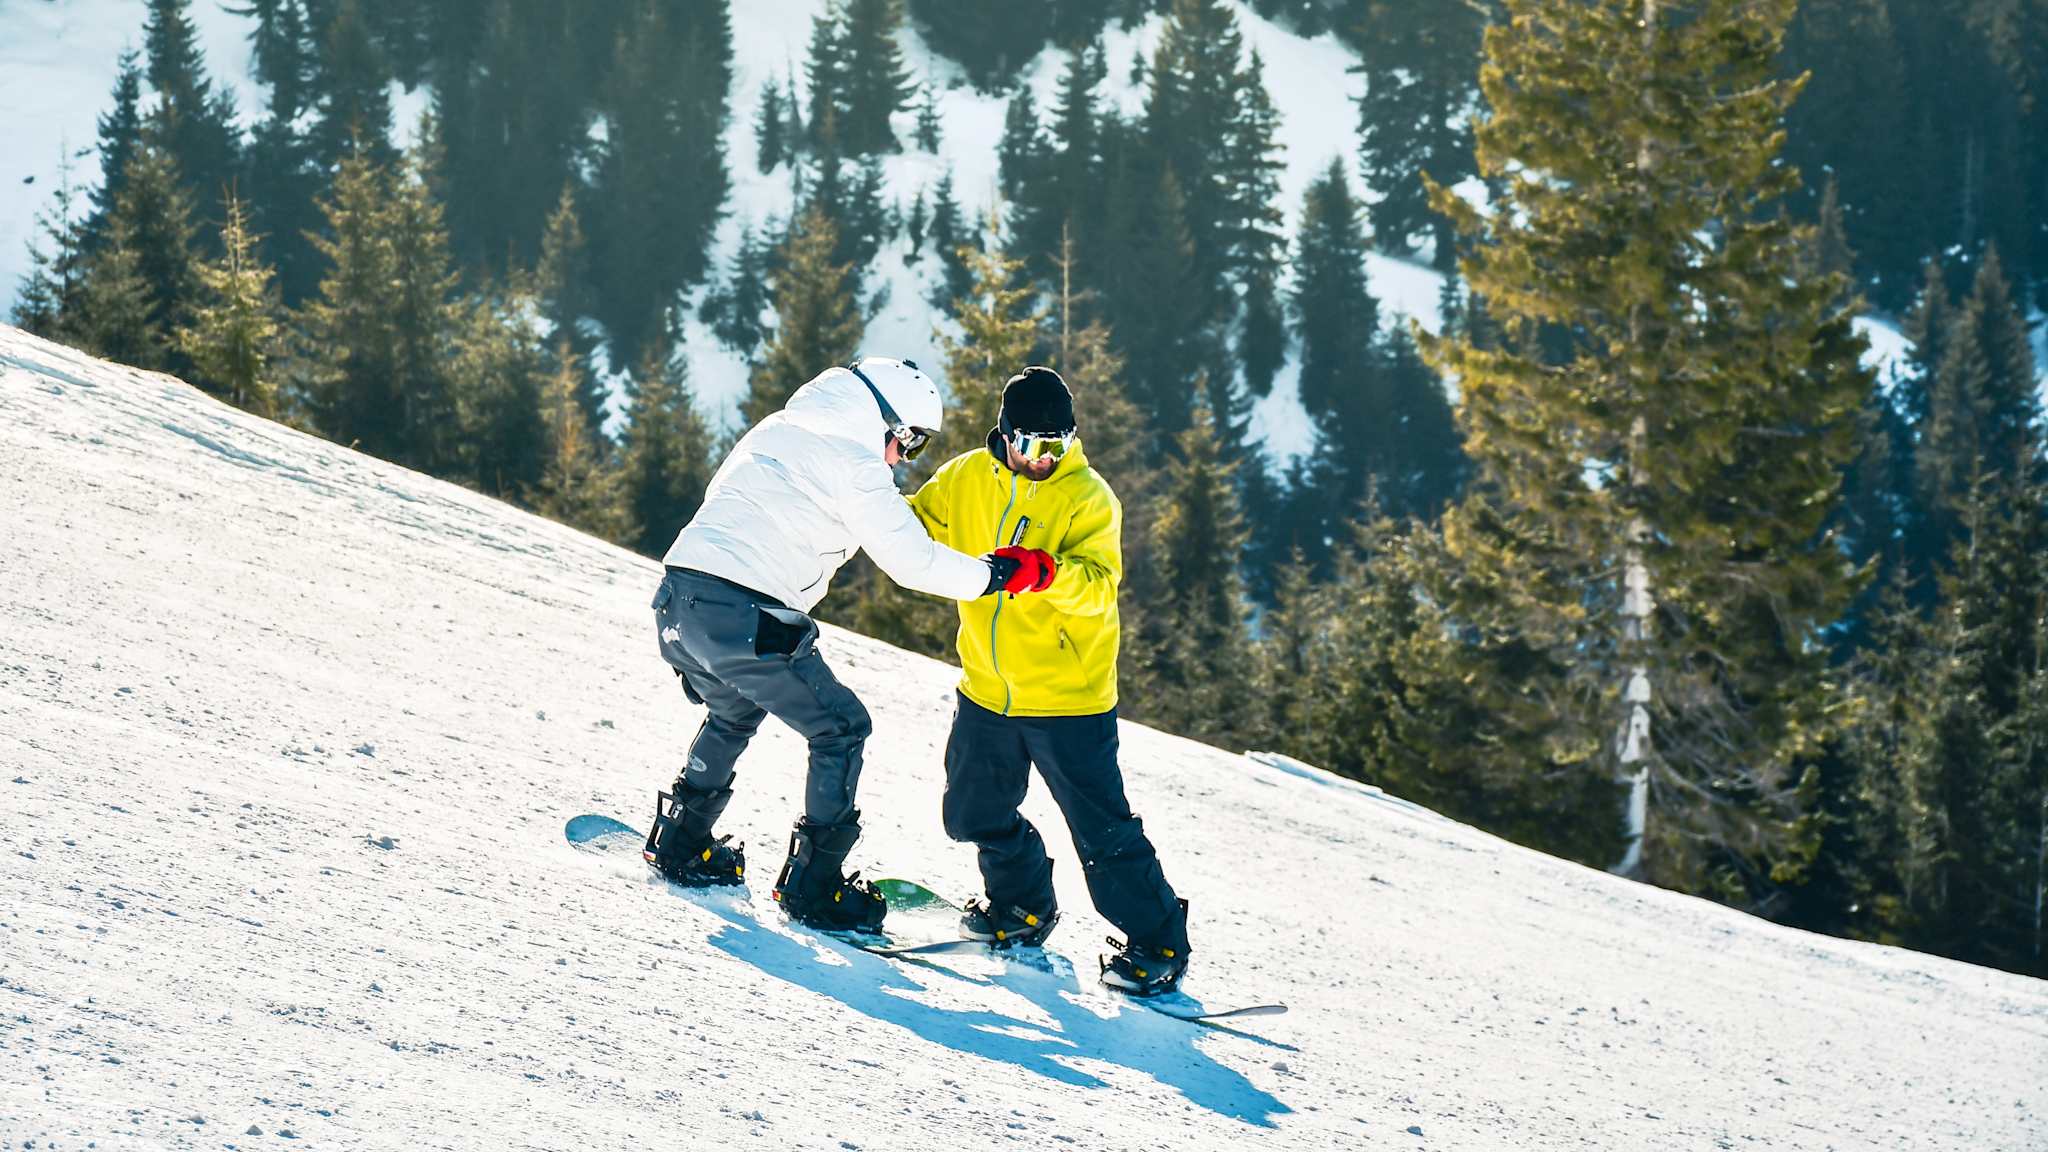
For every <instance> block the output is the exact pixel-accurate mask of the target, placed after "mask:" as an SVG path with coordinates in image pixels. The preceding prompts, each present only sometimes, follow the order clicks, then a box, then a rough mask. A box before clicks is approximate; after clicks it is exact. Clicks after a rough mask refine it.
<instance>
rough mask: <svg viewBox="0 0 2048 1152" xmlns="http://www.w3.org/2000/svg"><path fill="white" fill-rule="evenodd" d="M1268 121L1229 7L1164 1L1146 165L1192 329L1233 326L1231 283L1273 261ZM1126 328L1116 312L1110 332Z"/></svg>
mask: <svg viewBox="0 0 2048 1152" xmlns="http://www.w3.org/2000/svg"><path fill="white" fill-rule="evenodd" d="M1278 124H1279V116H1278V113H1277V112H1276V111H1275V110H1274V108H1273V106H1272V103H1271V101H1270V100H1269V99H1268V97H1267V95H1266V92H1265V81H1264V77H1263V65H1262V64H1261V62H1260V60H1259V58H1258V56H1257V55H1256V54H1253V55H1252V56H1251V57H1250V59H1249V61H1247V60H1246V57H1245V51H1244V36H1243V33H1242V32H1241V31H1240V30H1239V28H1238V26H1237V18H1236V16H1235V14H1234V13H1233V12H1232V11H1231V9H1230V8H1229V7H1228V6H1226V5H1225V4H1223V3H1222V2H1221V0H1174V2H1173V5H1172V9H1171V13H1170V15H1169V16H1168V19H1167V21H1166V25H1165V27H1164V29H1162V31H1161V33H1160V39H1159V46H1158V48H1157V50H1156V51H1155V52H1154V55H1153V61H1152V69H1151V75H1150V87H1149V89H1148V90H1147V93H1146V105H1145V132H1146V140H1147V143H1148V146H1149V149H1150V151H1151V152H1152V153H1153V156H1154V157H1156V159H1155V160H1154V161H1153V162H1154V163H1160V164H1163V165H1164V166H1165V168H1167V169H1168V170H1170V171H1171V172H1172V174H1173V178H1174V181H1175V182H1176V183H1177V185H1178V187H1179V190H1180V194H1181V196H1182V198H1183V204H1182V209H1181V211H1182V214H1183V216H1184V218H1185V220H1186V224H1187V231H1188V238H1189V241H1190V243H1191V245H1192V254H1193V264H1192V269H1193V275H1194V278H1195V288H1196V293H1195V294H1194V297H1193V299H1194V300H1195V301H1196V302H1197V304H1198V310H1197V311H1196V312H1195V313H1193V316H1194V317H1195V318H1196V319H1197V321H1198V323H1200V324H1202V325H1228V324H1230V323H1234V322H1235V320H1236V305H1235V303H1234V301H1233V299H1232V296H1231V289H1232V287H1233V286H1235V287H1238V288H1242V286H1243V285H1244V284H1245V283H1246V282H1247V281H1248V280H1250V279H1253V278H1255V277H1256V276H1258V275H1261V274H1264V273H1265V272H1267V271H1270V269H1271V268H1272V267H1273V266H1274V265H1277V263H1278V261H1279V259H1280V255H1279V251H1280V247H1281V245H1282V244H1283V243H1284V241H1283V238H1282V236H1281V229H1280V213H1279V208H1278V205H1277V186H1278V185H1277V172H1278V170H1279V168H1280V160H1279V144H1278V141H1277V139H1276V138H1275V132H1276V131H1277V127H1278ZM1271 319H1272V318H1271V317H1270V316H1268V317H1265V318H1262V321H1264V322H1270V320H1271ZM1129 326H1130V325H1129V324H1128V322H1127V321H1124V320H1123V319H1122V318H1121V314H1120V313H1119V314H1118V328H1119V331H1122V330H1125V329H1127V328H1129ZM1211 376H1212V379H1215V380H1216V383H1215V384H1214V385H1212V402H1214V400H1215V399H1217V398H1220V397H1222V396H1223V395H1225V393H1226V392H1227V388H1225V387H1224V386H1223V385H1224V383H1225V382H1224V380H1222V379H1221V377H1223V376H1224V374H1220V373H1212V374H1211ZM1218 414H1219V415H1221V414H1222V413H1221V410H1220V409H1219V412H1218Z"/></svg>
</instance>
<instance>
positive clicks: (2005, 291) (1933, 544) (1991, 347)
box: [1914, 248, 2040, 553]
mask: <svg viewBox="0 0 2048 1152" xmlns="http://www.w3.org/2000/svg"><path fill="white" fill-rule="evenodd" d="M1922 322H1923V323H1924V322H1925V321H1924V320H1923V321H1922ZM1939 348H1940V357H1941V359H1940V361H1939V363H1938V364H1937V365H1936V367H1935V370H1934V378H1933V386H1932V388H1931V389H1930V391H1929V394H1928V398H1927V404H1928V413H1927V417H1926V421H1925V423H1924V424H1922V425H1921V429H1920V435H1921V439H1920V445H1919V450H1918V452H1917V453H1916V455H1915V459H1914V465H1915V467H1916V469H1917V471H1918V477H1919V497H1920V505H1921V509H1922V513H1923V515H1924V516H1925V517H1926V518H1927V521H1928V530H1927V535H1926V537H1925V539H1924V541H1923V544H1924V546H1926V547H1929V548H1931V549H1936V550H1938V551H1939V552H1941V553H1946V552H1947V551H1948V550H1949V549H1950V548H1951V547H1952V546H1953V544H1954V542H1955V541H1956V540H1957V539H1958V537H1959V536H1960V534H1961V531H1962V522H1963V506H1964V504H1965V502H1966V497H1967V495H1968V493H1969V491H1970V490H1971V488H1972V486H1973V485H1974V484H1975V483H1976V482H1977V481H1978V480H1979V479H1983V480H1987V481H1988V480H1990V479H1991V478H1992V477H2002V478H2004V480H2005V481H2006V482H2007V483H2011V482H2013V481H2015V480H2023V479H2024V478H2025V474H2026V473H2027V472H2028V471H2029V470H2031V469H2032V468H2033V467H2035V466H2036V465H2035V462H2034V460H2035V458H2034V454H2033V453H2034V446H2035V440H2034V428H2035V427H2036V425H2037V421H2038V420H2039V416H2040V400H2039V393H2038V385H2037V383H2036V377H2035V373H2034V357H2033V349H2032V347H2031V346H2030V345H2029V343H2028V338H2027V331H2026V325H2025V324H2024V322H2023V321H2022V320H2021V318H2020V313H2019V309H2018V306H2017V304H2016V302H2015V301H2014V300H2013V297H2012V290H2011V288H2010V286H2009V285H2008V283H2007V282H2006V279H2005V274H2004V268H2003V265H2002V264H2001V262H2000V260H1999V258H1998V251H1997V249H1995V248H1994V249H1992V250H1991V251H1989V252H1988V253H1987V254H1986V255H1985V258H1984V261H1983V263H1982V265H1980V266H1979V268H1978V270H1977V278H1976V283H1975V285H1974V286H1973V288H1972V289H1971V292H1970V296H1969V298H1968V299H1967V300H1965V301H1964V302H1963V303H1962V304H1961V306H1960V307H1959V308H1958V309H1957V310H1956V311H1955V312H1954V314H1953V316H1952V317H1951V318H1950V319H1949V320H1948V322H1947V325H1946V328H1945V330H1944V331H1943V333H1942V335H1941V340H1940V344H1939Z"/></svg>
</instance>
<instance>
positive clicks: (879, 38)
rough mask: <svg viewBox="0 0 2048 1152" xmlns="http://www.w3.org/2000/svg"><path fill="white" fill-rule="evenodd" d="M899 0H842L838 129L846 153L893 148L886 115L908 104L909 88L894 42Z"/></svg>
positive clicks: (899, 19) (900, 17)
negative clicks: (843, 10) (842, 30)
mask: <svg viewBox="0 0 2048 1152" xmlns="http://www.w3.org/2000/svg"><path fill="white" fill-rule="evenodd" d="M900 2H901V0H846V22H845V25H844V32H843V34H842V36H841V38H840V41H839V51H840V53H841V58H842V61H843V66H842V71H841V72H840V76H841V92H842V93H843V97H844V105H843V108H842V111H843V116H842V118H841V120H840V123H839V132H840V144H841V146H842V147H844V148H845V149H846V151H847V154H849V155H854V156H862V155H866V154H868V153H871V152H894V151H896V147H897V145H896V130H895V129H894V128H893V127H891V126H890V123H889V118H890V117H891V116H893V115H895V114H896V113H897V112H899V111H901V110H902V109H904V108H905V107H908V105H909V101H910V94H911V92H912V91H913V90H914V89H915V85H914V84H913V83H912V81H911V78H910V69H909V68H908V67H907V66H906V65H905V64H904V63H903V51H902V49H901V48H899V47H897V44H896V29H897V27H898V26H899V25H900V24H901V23H902V22H903V12H902V9H901V8H900V7H899V4H900Z"/></svg>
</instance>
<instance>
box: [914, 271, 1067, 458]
mask: <svg viewBox="0 0 2048 1152" xmlns="http://www.w3.org/2000/svg"><path fill="white" fill-rule="evenodd" d="M968 266H969V267H970V268H972V269H973V270H974V289H973V290H972V291H971V292H969V293H967V294H966V295H964V296H960V297H958V298H956V299H955V300H954V301H953V309H952V315H953V322H954V323H955V324H957V325H959V327H960V334H961V338H960V339H957V340H956V339H954V338H953V337H952V336H950V335H947V334H945V333H943V332H942V333H940V334H939V346H940V348H941V349H942V350H943V351H944V353H945V357H946V386H947V388H948V390H950V391H951V392H952V397H951V399H950V401H949V402H948V403H947V405H946V426H947V427H948V428H954V429H959V430H960V431H959V432H958V433H956V434H955V442H956V443H960V444H966V443H969V442H970V441H969V440H968V439H967V437H969V436H979V435H982V434H984V433H986V432H987V431H988V430H989V429H991V428H993V427H995V426H996V414H997V410H998V409H1000V408H1001V407H1002V399H1003V385H1004V384H1005V383H1007V382H1008V381H1009V379H1010V377H1011V376H1013V375H1015V374H1016V373H1017V372H1019V371H1021V370H1022V369H1023V368H1024V366H1025V365H1026V364H1029V363H1031V359H1032V357H1031V353H1032V350H1033V349H1034V348H1035V347H1037V345H1038V331H1039V326H1040V325H1041V324H1043V323H1044V321H1045V314H1044V312H1043V311H1042V310H1040V309H1038V308H1037V307H1036V306H1035V305H1034V304H1033V303H1032V299H1033V297H1034V296H1035V295H1036V293H1034V292H1033V291H1032V288H1031V286H1030V284H1029V283H1028V282H1027V281H1026V280H1025V279H1024V275H1023V272H1024V262H1023V261H1021V260H1018V259H1015V258H1014V257H1011V256H1010V255H1008V254H1007V253H1005V252H1004V251H1002V250H1001V249H1000V248H995V247H991V248H989V249H988V250H987V251H983V252H975V253H973V254H972V255H971V256H970V257H969V259H968Z"/></svg>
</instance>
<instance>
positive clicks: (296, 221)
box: [245, 0, 320, 307]
mask: <svg viewBox="0 0 2048 1152" xmlns="http://www.w3.org/2000/svg"><path fill="white" fill-rule="evenodd" d="M252 35H255V36H256V37H257V38H258V39H257V45H256V53H255V55H256V71H257V78H258V79H259V80H262V81H263V82H265V83H267V84H269V85H270V101H269V110H268V113H267V114H266V115H265V117H264V119H263V121H262V122H261V123H259V124H257V125H256V128H255V131H254V132H253V133H252V135H251V137H250V141H249V155H248V183H247V184H246V186H245V190H246V194H247V198H248V202H247V204H246V205H245V207H246V208H247V209H248V211H249V214H250V221H249V224H250V227H251V228H252V229H253V230H255V231H258V232H261V233H263V235H264V236H265V240H266V243H265V250H266V254H267V255H268V256H269V257H270V259H271V261H272V263H273V264H274V265H275V267H276V269H277V284H278V289H279V292H280V294H281V297H282V299H283V301H284V303H285V304H286V305H287V306H294V307H295V306H297V304H298V303H299V302H300V301H301V300H303V299H305V298H306V297H307V296H309V295H311V294H312V292H313V291H314V289H315V288H316V287H317V286H318V284H319V277H320V267H319V263H320V261H319V253H318V252H317V251H315V250H314V248H313V245H312V243H311V242H310V241H308V240H307V239H306V235H305V234H306V232H307V231H309V230H310V229H312V228H313V227H314V226H315V225H316V224H317V223H318V220H319V210H318V208H317V207H316V206H315V204H314V201H315V199H316V198H317V197H318V195H319V185H320V173H319V172H318V171H316V167H315V166H316V164H317V157H316V156H315V153H314V147H313V140H312V138H311V137H310V135H309V134H308V133H307V131H306V130H305V128H304V126H303V125H302V124H301V123H300V121H301V120H302V118H303V117H304V116H305V114H306V113H307V111H309V110H310V109H311V108H312V101H313V92H312V87H311V85H312V76H313V71H314V65H315V60H314V50H313V41H312V37H311V34H310V32H309V31H308V29H307V26H306V13H305V6H304V5H303V4H302V3H301V2H300V0H272V2H271V3H270V4H269V5H268V14H267V15H266V16H265V17H264V18H263V19H262V20H261V21H260V22H259V23H258V26H257V30H256V32H255V33H253V34H252Z"/></svg>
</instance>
